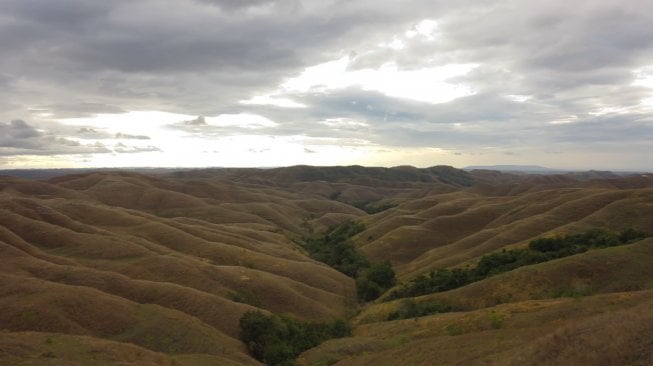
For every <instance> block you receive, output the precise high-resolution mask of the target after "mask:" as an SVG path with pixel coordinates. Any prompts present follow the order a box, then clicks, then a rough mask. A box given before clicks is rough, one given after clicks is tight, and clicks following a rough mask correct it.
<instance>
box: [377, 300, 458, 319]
mask: <svg viewBox="0 0 653 366" xmlns="http://www.w3.org/2000/svg"><path fill="white" fill-rule="evenodd" d="M452 310H453V308H452V307H451V305H449V304H445V303H443V302H435V301H424V302H420V303H416V302H415V300H413V299H404V300H402V301H401V304H400V305H399V308H398V309H397V311H393V312H392V313H390V314H389V315H388V320H397V319H410V318H418V317H420V316H426V315H431V314H439V313H448V312H450V311H452Z"/></svg>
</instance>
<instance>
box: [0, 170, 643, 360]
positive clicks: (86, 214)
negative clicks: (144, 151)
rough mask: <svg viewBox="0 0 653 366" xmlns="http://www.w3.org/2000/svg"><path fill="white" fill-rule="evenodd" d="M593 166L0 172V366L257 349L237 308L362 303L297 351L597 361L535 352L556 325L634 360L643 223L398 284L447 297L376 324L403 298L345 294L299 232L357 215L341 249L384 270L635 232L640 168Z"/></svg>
mask: <svg viewBox="0 0 653 366" xmlns="http://www.w3.org/2000/svg"><path fill="white" fill-rule="evenodd" d="M37 175H38V174H37ZM606 177H607V176H600V177H595V178H599V179H593V178H591V177H590V178H588V177H575V176H570V175H564V176H559V175H550V176H516V175H511V174H503V173H498V172H487V171H476V172H464V171H461V170H457V169H453V168H450V167H433V168H428V169H416V168H412V167H396V168H390V169H385V168H364V167H358V166H354V167H326V168H315V167H305V166H299V167H291V168H279V169H267V170H257V169H210V170H186V171H180V172H161V174H157V175H145V174H139V173H134V172H116V171H103V172H81V173H80V174H75V175H66V176H57V177H54V178H51V179H50V180H44V181H34V180H24V179H20V178H11V177H2V176H0V258H2V266H0V279H1V280H2V282H0V294H1V296H0V310H2V311H1V312H0V329H2V330H3V331H2V332H0V363H8V364H30V363H34V362H41V363H46V364H52V365H57V364H61V365H64V364H65V365H68V364H80V365H81V364H87V363H89V362H90V361H89V360H93V362H96V363H97V364H116V363H122V364H139V365H140V364H170V365H172V364H177V365H185V364H187V365H202V364H207V365H209V364H257V363H258V362H257V361H256V360H254V359H253V358H252V357H251V356H250V355H248V353H247V351H246V347H245V345H244V344H243V343H242V341H241V340H240V335H241V331H240V328H239V319H240V317H241V315H242V314H244V313H245V312H247V311H250V310H260V311H263V312H271V313H277V314H285V315H288V316H292V317H296V318H299V319H304V320H311V321H329V320H332V319H334V318H349V319H351V317H352V316H353V315H354V314H355V313H356V312H357V311H360V314H359V315H358V316H356V317H355V318H353V319H352V321H353V324H354V337H350V338H345V339H339V340H332V341H328V342H326V343H324V344H323V345H322V346H318V347H317V348H315V349H313V350H310V351H308V352H307V353H305V354H304V355H303V356H302V358H301V360H303V362H309V361H311V362H313V361H315V362H318V363H319V362H327V363H328V362H332V361H334V362H335V361H338V362H340V363H341V364H370V363H380V364H385V363H388V364H390V363H391V362H398V360H399V358H398V357H401V355H402V354H403V355H405V354H406V352H407V350H411V352H410V354H411V357H413V358H411V359H410V360H403V359H402V361H410V363H414V364H427V361H425V360H431V359H433V360H439V362H441V363H455V362H463V363H479V362H486V361H487V362H490V363H492V362H496V363H507V362H514V363H515V364H518V363H522V362H525V361H524V360H541V361H542V362H549V363H554V364H555V363H561V362H562V363H564V362H567V361H570V362H571V361H573V362H581V361H582V362H585V361H587V362H590V363H595V362H594V361H596V360H598V359H599V358H600V356H601V355H595V356H596V357H599V358H596V357H595V358H591V357H593V356H591V355H588V356H587V357H585V356H582V355H579V354H577V353H574V350H573V349H566V350H564V351H561V352H559V353H558V354H556V355H554V356H551V355H550V353H546V352H544V351H545V350H550V349H555V348H556V347H559V342H560V339H572V338H573V339H576V340H577V346H578V347H580V346H581V345H592V346H597V347H598V346H600V347H605V348H606V349H613V348H614V347H621V348H620V349H622V350H623V352H621V353H619V355H618V356H617V357H618V358H616V359H615V360H616V361H615V362H617V361H623V360H625V359H626V358H627V357H635V356H637V357H640V358H638V359H636V361H637V362H644V363H646V362H645V361H647V360H649V359H650V354H648V353H646V352H645V350H641V349H638V348H637V347H638V345H640V344H647V343H646V342H647V341H648V340H650V339H652V338H651V337H650V334H651V333H650V332H651V329H650V327H647V326H645V325H643V324H647V323H646V322H647V321H648V320H649V319H648V318H646V315H644V313H646V311H648V309H649V308H650V307H651V306H652V303H651V301H653V296H652V295H651V290H652V286H653V273H651V272H650V269H649V266H648V263H650V261H651V259H652V258H651V256H652V255H653V253H652V252H651V248H652V247H653V242H651V240H650V239H649V240H646V241H642V242H638V243H634V244H630V245H627V246H622V247H615V248H609V249H601V250H592V251H589V252H586V253H583V254H579V255H575V256H571V257H567V258H562V259H558V260H555V261H551V262H546V263H541V264H538V265H534V266H527V267H523V268H520V269H518V270H514V271H510V272H506V273H503V274H501V275H498V276H495V277H490V278H488V279H485V280H483V281H480V282H476V283H472V284H469V285H467V286H464V287H461V288H458V289H455V290H451V291H448V292H443V293H438V294H431V295H426V296H422V297H419V298H415V299H413V301H415V302H416V303H426V302H433V301H440V302H447V303H448V304H449V305H451V306H452V307H453V308H454V310H456V312H450V313H446V314H436V315H430V316H427V317H423V318H419V320H417V321H416V320H413V319H408V320H395V321H387V318H388V315H389V314H390V313H391V312H393V311H396V310H397V309H398V308H399V307H400V306H402V302H401V301H394V302H388V303H381V302H378V303H371V304H358V303H357V299H356V287H355V281H354V280H353V279H352V278H350V277H347V276H345V275H344V274H342V273H340V272H338V271H336V270H334V269H333V268H330V267H328V266H327V265H325V264H323V263H320V262H317V261H315V260H313V259H311V258H310V257H309V255H308V253H307V252H306V250H305V248H304V247H303V246H302V243H303V242H304V241H305V240H306V238H308V237H319V236H320V235H323V233H324V232H325V231H326V230H327V229H328V228H329V227H332V226H334V225H339V224H342V223H345V222H348V221H356V222H360V223H363V224H364V225H365V230H363V231H362V232H360V233H359V234H357V235H356V236H355V237H353V242H354V244H355V246H356V247H357V248H358V250H359V251H360V252H362V253H363V254H364V255H365V256H367V257H368V258H369V259H371V260H373V261H386V260H387V261H389V262H390V263H392V265H393V267H394V270H395V271H396V273H397V274H398V276H399V280H400V282H401V281H407V280H410V279H412V278H414V277H415V276H418V275H420V274H423V273H427V272H429V271H431V270H434V269H437V268H455V267H464V266H466V265H474V264H475V263H476V262H477V261H478V260H479V259H480V258H481V257H482V256H484V255H486V254H488V253H491V252H494V251H497V250H501V249H511V248H519V247H523V246H525V245H527V243H528V242H529V241H530V240H532V239H534V238H537V237H541V236H552V235H556V234H561V233H573V232H578V231H582V230H585V229H589V228H595V227H601V228H606V229H612V230H622V229H625V228H635V229H639V230H643V231H647V232H653V179H652V178H651V177H649V176H646V175H644V176H642V175H640V176H631V177H620V178H614V179H605V178H606ZM560 296H562V297H563V298H560ZM565 296H573V297H576V299H573V298H564V297H565ZM578 298H580V300H578ZM649 313H650V312H649ZM493 314H494V315H493ZM497 314H498V315H497ZM609 314H613V315H609ZM612 317H614V318H612ZM606 322H607V323H609V324H613V323H614V324H615V326H616V327H618V329H619V331H618V332H619V333H618V335H619V337H620V338H618V339H617V341H616V342H615V343H614V345H608V344H607V343H606V342H607V340H609V338H608V337H607V335H605V334H603V333H602V330H601V329H600V327H599V325H598V324H604V323H606ZM649 323H650V322H649ZM620 324H621V325H620ZM628 327H630V328H628ZM584 329H595V330H596V331H595V332H593V333H595V334H597V336H596V337H586V336H583V335H582V334H584V333H583V330H584ZM626 329H633V331H632V332H629V331H627V330H626ZM488 336H491V337H492V339H495V340H496V341H495V342H494V343H491V342H490V343H488V342H487V339H488ZM642 342H644V343H642ZM497 347H499V349H501V350H504V351H501V352H498V351H496V350H497V349H498V348H497ZM610 347H612V348H610ZM614 349H616V348H614ZM433 350H437V352H435V351H433ZM461 352H462V353H463V354H464V355H465V357H466V358H464V359H462V358H457V357H458V356H456V355H459V354H461ZM583 357H585V358H583ZM619 357H621V358H619ZM647 357H649V358H647Z"/></svg>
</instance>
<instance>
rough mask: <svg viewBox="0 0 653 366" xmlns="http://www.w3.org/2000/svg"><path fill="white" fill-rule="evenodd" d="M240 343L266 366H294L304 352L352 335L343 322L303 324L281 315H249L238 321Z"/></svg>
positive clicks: (256, 312)
mask: <svg viewBox="0 0 653 366" xmlns="http://www.w3.org/2000/svg"><path fill="white" fill-rule="evenodd" d="M240 328H241V329H242V339H243V342H245V344H246V345H247V349H248V350H249V352H250V353H251V355H252V356H254V358H256V359H257V360H259V361H261V362H264V363H265V364H267V365H293V364H294V359H295V358H296V357H297V356H298V355H299V354H300V353H302V352H304V351H305V350H307V349H310V348H313V347H315V346H317V345H318V344H320V343H322V342H324V341H326V340H328V339H331V338H341V337H346V336H350V335H351V328H350V326H349V325H348V324H347V323H346V322H345V321H344V320H335V321H333V322H331V323H314V322H303V321H300V320H296V319H293V318H289V317H286V316H283V315H281V316H280V315H275V314H272V315H265V314H263V313H262V312H259V311H248V312H246V313H245V314H244V315H243V316H242V317H241V318H240Z"/></svg>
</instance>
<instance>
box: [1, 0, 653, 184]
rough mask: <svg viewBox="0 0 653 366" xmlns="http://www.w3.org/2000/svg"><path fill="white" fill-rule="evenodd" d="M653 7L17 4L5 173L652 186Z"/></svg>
mask: <svg viewBox="0 0 653 366" xmlns="http://www.w3.org/2000/svg"><path fill="white" fill-rule="evenodd" d="M651 24H653V2H651V1H650V0H629V1H622V0H592V1H583V0H574V1H569V0H564V1H562V0H549V1H538V2H535V1H526V0H522V1H515V0H505V1H498V0H497V1H493V0H474V1H466V0H459V1H451V0H449V1H438V0H429V1H420V0H415V1H397V0H393V1H387V0H320V1H317V0H316V1H299V0H102V1H88V0H57V1H52V0H0V168H72V167H75V168H80V167H208V166H212V167H271V166H288V165H297V164H309V165H352V164H360V165H366V166H397V165H413V166H417V167H427V166H434V165H451V166H455V167H465V166H469V165H495V164H521V165H542V166H547V167H553V168H559V169H576V170H585V169H611V170H646V171H653V159H651V158H650V156H652V155H653V27H652V26H651Z"/></svg>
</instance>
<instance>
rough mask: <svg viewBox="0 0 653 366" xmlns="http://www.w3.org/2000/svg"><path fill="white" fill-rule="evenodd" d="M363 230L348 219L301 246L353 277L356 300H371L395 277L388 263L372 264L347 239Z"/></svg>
mask: <svg viewBox="0 0 653 366" xmlns="http://www.w3.org/2000/svg"><path fill="white" fill-rule="evenodd" d="M363 230H365V226H364V225H363V224H360V223H356V222H353V221H352V222H347V223H345V224H342V225H340V226H337V227H335V228H333V229H331V230H329V231H328V232H327V233H326V234H325V235H324V236H323V237H319V238H309V239H307V240H306V242H305V245H304V246H305V248H306V250H307V251H308V253H309V255H310V256H311V258H313V259H316V260H318V261H320V262H323V263H326V264H328V265H329V266H331V267H333V268H335V269H336V270H338V271H340V272H342V273H344V274H346V275H347V276H349V277H352V278H355V279H356V288H357V291H358V297H359V299H361V300H363V301H370V300H374V299H376V298H378V297H379V296H381V294H382V293H383V292H385V291H386V290H387V289H389V288H390V287H392V286H394V284H395V281H396V280H395V273H394V271H393V269H392V266H391V265H390V264H389V263H388V262H384V263H371V262H370V261H369V260H368V259H367V258H365V257H364V256H363V255H362V254H360V252H358V250H357V249H356V246H355V245H354V244H353V243H352V242H351V240H350V238H351V237H353V236H354V235H356V234H358V233H360V232H362V231H363Z"/></svg>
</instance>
